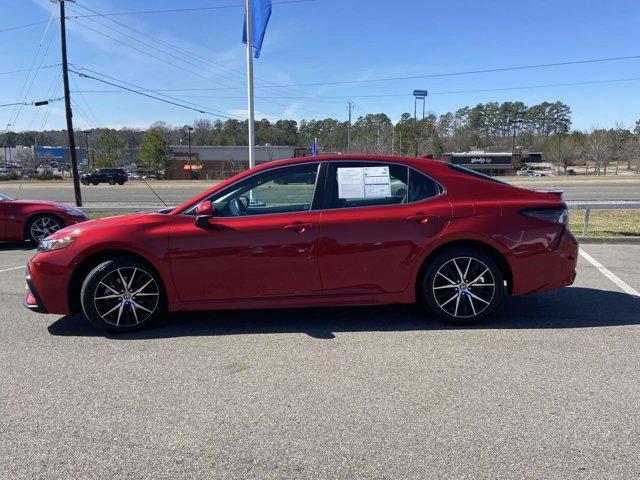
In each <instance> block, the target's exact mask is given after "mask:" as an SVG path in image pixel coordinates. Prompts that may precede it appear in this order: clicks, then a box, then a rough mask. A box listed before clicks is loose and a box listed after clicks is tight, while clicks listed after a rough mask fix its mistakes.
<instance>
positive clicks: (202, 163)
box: [165, 145, 307, 180]
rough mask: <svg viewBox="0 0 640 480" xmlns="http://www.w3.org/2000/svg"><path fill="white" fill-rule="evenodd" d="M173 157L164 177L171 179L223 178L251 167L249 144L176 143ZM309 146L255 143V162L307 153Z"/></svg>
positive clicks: (270, 160) (173, 148) (257, 163)
mask: <svg viewBox="0 0 640 480" xmlns="http://www.w3.org/2000/svg"><path fill="white" fill-rule="evenodd" d="M171 149H172V150H173V161H171V162H170V163H169V165H167V168H166V170H165V177H166V178H167V179H171V180H177V179H188V178H190V177H191V176H194V177H198V178H207V179H224V178H229V177H232V176H233V175H235V174H236V173H239V172H242V171H243V170H246V169H248V168H249V147H246V146H225V147H210V146H207V147H203V146H191V161H189V147H188V146H185V145H173V146H172V147H171ZM306 150H307V149H298V148H296V147H289V146H270V145H268V146H256V147H255V158H256V165H260V164H262V163H267V162H272V161H274V160H284V159H287V158H293V157H297V156H304V153H305V152H306Z"/></svg>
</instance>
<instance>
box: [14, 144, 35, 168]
mask: <svg viewBox="0 0 640 480" xmlns="http://www.w3.org/2000/svg"><path fill="white" fill-rule="evenodd" d="M16 159H17V160H18V162H19V163H20V168H22V170H24V171H27V172H28V173H36V171H37V170H38V165H39V164H40V162H39V161H38V159H37V157H36V156H35V155H34V154H33V150H32V149H31V148H21V149H20V150H18V153H17V154H16Z"/></svg>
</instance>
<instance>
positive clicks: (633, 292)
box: [580, 249, 640, 297]
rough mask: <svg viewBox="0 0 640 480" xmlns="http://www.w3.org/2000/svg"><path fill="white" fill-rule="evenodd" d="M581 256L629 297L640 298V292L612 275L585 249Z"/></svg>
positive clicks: (581, 251)
mask: <svg viewBox="0 0 640 480" xmlns="http://www.w3.org/2000/svg"><path fill="white" fill-rule="evenodd" d="M580 255H582V258H584V259H585V260H586V261H587V262H589V263H590V264H591V265H593V266H594V267H596V268H597V269H598V270H600V272H602V274H603V275H604V276H605V277H607V278H608V279H609V280H611V281H612V282H613V283H615V284H616V285H617V286H619V287H620V288H621V289H622V290H624V291H625V292H626V293H628V294H629V295H633V296H636V297H640V292H638V291H637V290H636V289H635V288H633V287H630V286H629V285H627V284H626V283H625V282H624V281H622V280H621V279H620V278H618V277H617V276H615V275H614V274H613V273H611V272H610V271H609V270H608V269H607V268H606V267H605V266H604V265H602V264H601V263H600V262H599V261H597V260H596V259H595V258H593V257H592V256H591V255H589V254H588V253H587V252H585V251H584V250H583V249H580Z"/></svg>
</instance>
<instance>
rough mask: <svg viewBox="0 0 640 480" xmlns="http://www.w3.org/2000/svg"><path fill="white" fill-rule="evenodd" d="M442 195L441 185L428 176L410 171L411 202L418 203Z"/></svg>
mask: <svg viewBox="0 0 640 480" xmlns="http://www.w3.org/2000/svg"><path fill="white" fill-rule="evenodd" d="M441 193H442V189H441V187H440V185H438V184H437V183H436V182H435V181H433V180H431V179H430V178H429V177H427V176H426V175H423V174H422V173H420V172H418V171H417V170H414V169H409V202H417V201H420V200H425V199H427V198H431V197H435V196H437V195H440V194H441Z"/></svg>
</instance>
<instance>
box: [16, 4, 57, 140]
mask: <svg viewBox="0 0 640 480" xmlns="http://www.w3.org/2000/svg"><path fill="white" fill-rule="evenodd" d="M54 13H55V6H54V7H53V8H52V10H51V16H50V17H49V20H48V22H47V26H46V27H45V29H44V33H43V34H42V37H41V38H40V41H39V42H38V46H37V48H36V53H35V54H34V55H33V59H32V60H31V65H30V66H29V69H28V70H27V76H26V77H25V79H24V81H23V82H22V86H21V87H20V93H19V94H18V101H24V100H25V99H26V97H27V95H28V94H29V91H27V92H26V93H25V94H24V97H23V95H22V94H23V93H24V91H25V87H26V86H27V83H28V82H29V78H30V77H31V72H32V71H33V66H34V65H35V63H36V60H37V58H38V54H39V53H40V51H41V50H42V44H43V42H44V39H45V38H46V36H47V33H48V32H49V26H50V25H51V21H52V20H53V16H54ZM50 45H51V42H49V45H47V51H48V49H49V46H50ZM45 56H46V52H45V55H44V56H43V57H42V59H41V60H40V63H39V65H38V69H37V70H36V74H35V75H34V80H35V76H36V75H37V73H38V70H39V69H40V66H41V65H42V62H43V61H44V57H45ZM31 85H33V82H32V83H31ZM31 85H30V86H29V90H30V89H31ZM21 108H22V107H21V106H19V105H17V106H15V107H14V108H13V110H12V111H11V115H9V120H8V121H7V131H8V129H9V126H11V124H13V123H15V120H17V118H18V116H19V115H20V110H21ZM16 112H17V113H16ZM14 115H15V120H14Z"/></svg>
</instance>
